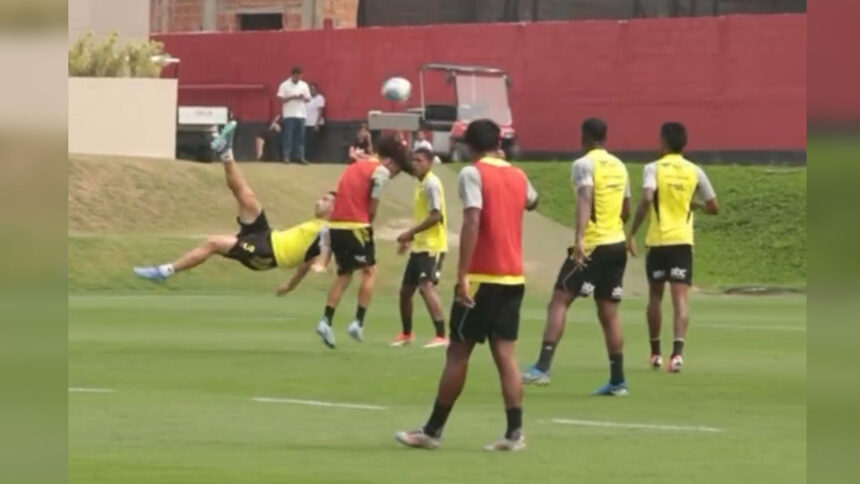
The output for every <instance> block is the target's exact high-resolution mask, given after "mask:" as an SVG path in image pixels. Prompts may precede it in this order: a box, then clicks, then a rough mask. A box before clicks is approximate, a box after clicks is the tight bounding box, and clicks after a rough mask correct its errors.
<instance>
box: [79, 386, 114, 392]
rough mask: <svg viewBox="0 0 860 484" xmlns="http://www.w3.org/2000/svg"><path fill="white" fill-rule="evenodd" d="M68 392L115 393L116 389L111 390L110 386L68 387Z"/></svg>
mask: <svg viewBox="0 0 860 484" xmlns="http://www.w3.org/2000/svg"><path fill="white" fill-rule="evenodd" d="M69 393H116V390H111V389H110V388H82V387H69Z"/></svg>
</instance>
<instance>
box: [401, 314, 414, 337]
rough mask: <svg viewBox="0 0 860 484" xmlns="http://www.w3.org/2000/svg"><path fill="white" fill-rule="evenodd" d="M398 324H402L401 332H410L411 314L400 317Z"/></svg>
mask: <svg viewBox="0 0 860 484" xmlns="http://www.w3.org/2000/svg"><path fill="white" fill-rule="evenodd" d="M400 324H402V325H403V334H406V335H409V334H412V316H409V317H408V318H403V317H401V318H400Z"/></svg>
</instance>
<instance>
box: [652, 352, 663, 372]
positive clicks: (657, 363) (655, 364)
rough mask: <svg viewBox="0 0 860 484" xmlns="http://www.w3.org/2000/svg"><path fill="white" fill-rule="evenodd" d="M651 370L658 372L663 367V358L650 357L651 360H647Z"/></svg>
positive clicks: (658, 356) (657, 356)
mask: <svg viewBox="0 0 860 484" xmlns="http://www.w3.org/2000/svg"><path fill="white" fill-rule="evenodd" d="M649 362H650V365H651V368H653V369H655V370H659V369H660V367H661V366H663V357H662V356H660V355H651V359H650V360H649Z"/></svg>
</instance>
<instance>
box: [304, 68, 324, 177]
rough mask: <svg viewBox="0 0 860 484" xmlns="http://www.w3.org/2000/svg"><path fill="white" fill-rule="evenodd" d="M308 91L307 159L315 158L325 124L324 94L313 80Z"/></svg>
mask: <svg viewBox="0 0 860 484" xmlns="http://www.w3.org/2000/svg"><path fill="white" fill-rule="evenodd" d="M310 92H311V98H310V100H309V101H308V104H307V106H306V107H307V111H308V117H307V123H306V125H305V156H306V158H307V159H309V160H315V159H316V154H317V150H318V149H319V145H320V140H321V138H322V131H323V125H324V124H325V117H324V116H325V96H323V95H322V93H321V92H320V90H319V86H318V85H317V84H316V83H315V82H312V83H311V85H310Z"/></svg>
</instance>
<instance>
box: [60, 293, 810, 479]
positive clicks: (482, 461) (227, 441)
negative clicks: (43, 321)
mask: <svg viewBox="0 0 860 484" xmlns="http://www.w3.org/2000/svg"><path fill="white" fill-rule="evenodd" d="M543 296H544V295H542V294H533V295H531V297H529V298H528V300H527V303H526V305H525V308H524V312H523V313H524V321H523V331H522V333H523V337H522V340H521V346H520V361H521V363H523V364H525V363H526V362H527V361H529V360H531V359H532V358H533V357H534V356H535V353H536V351H537V347H538V343H539V341H538V338H539V335H540V331H541V327H542V325H543V305H544V297H543ZM321 297H322V295H321V294H320V293H319V292H318V291H316V290H314V289H311V288H306V289H305V290H300V292H298V293H296V294H294V295H293V297H291V298H290V299H289V300H279V299H275V298H273V297H267V296H266V295H260V296H253V295H243V296H235V295H210V296H206V295H170V294H167V295H165V294H160V295H158V294H138V295H105V294H82V295H78V296H72V297H70V299H69V386H70V387H75V388H97V389H110V390H114V391H115V393H77V392H73V393H70V395H69V446H70V447H69V448H70V454H69V459H70V464H69V465H70V471H69V472H70V474H69V475H70V479H69V480H70V482H75V483H117V482H122V483H126V484H131V483H153V482H170V483H211V482H249V483H251V482H253V483H266V482H272V483H275V482H277V483H282V482H301V483H401V482H410V483H413V484H422V483H438V482H450V483H473V482H495V483H508V482H510V483H523V482H540V483H547V484H549V483H569V482H610V483H637V484H638V483H665V482H672V481H674V482H687V481H692V482H697V483H721V484H722V483H727V482H731V483H757V484H760V483H771V482H772V483H790V482H805V475H806V464H805V462H806V459H805V452H806V444H805V437H806V383H805V382H806V356H805V354H806V332H805V300H804V299H802V298H800V297H769V298H740V297H731V296H700V297H697V298H695V299H694V301H693V309H692V311H693V326H692V330H691V333H690V340H689V344H688V351H687V355H688V359H687V363H688V365H687V369H686V371H685V373H683V374H681V375H669V374H666V373H663V372H659V373H655V372H652V371H651V370H649V369H647V368H646V364H645V363H646V361H645V360H646V357H647V338H646V335H645V331H644V324H643V323H642V317H641V316H642V310H643V307H642V302H641V301H640V300H631V301H628V302H625V304H624V316H625V318H626V323H627V324H626V332H627V334H626V338H627V345H628V350H627V368H628V370H627V373H628V375H627V376H628V380H629V383H630V385H631V392H632V393H631V395H630V396H629V397H627V398H618V399H607V398H600V397H591V396H589V395H588V393H589V392H590V391H591V390H592V389H593V388H594V387H596V386H597V385H598V384H599V383H602V382H603V381H604V379H605V378H606V377H607V374H606V363H605V357H604V355H603V349H602V343H601V341H602V340H601V336H600V331H599V329H598V327H597V325H596V324H594V323H593V316H592V315H593V311H592V307H591V305H590V304H588V303H581V304H578V305H577V306H575V307H574V309H573V311H572V312H571V318H570V323H569V324H570V325H571V326H569V328H568V333H567V335H566V340H565V341H564V342H563V344H562V346H561V347H560V350H559V354H558V356H557V358H556V364H555V368H554V381H553V383H552V385H551V386H550V387H548V388H544V389H538V388H528V389H527V393H526V398H525V411H526V418H525V425H526V433H527V436H528V443H529V448H528V449H527V451H526V452H524V453H522V454H518V455H487V454H485V453H483V452H482V451H481V450H480V448H481V446H482V445H483V444H485V443H487V442H489V441H490V440H492V439H494V438H497V437H498V436H499V434H500V432H502V431H503V430H504V428H503V426H504V414H503V412H502V410H501V406H500V405H501V404H500V397H499V391H498V383H497V379H496V377H495V375H494V370H493V368H492V363H491V359H490V357H489V355H488V353H487V350H486V348H479V349H478V350H477V351H476V353H475V355H474V356H473V364H472V365H471V367H470V379H469V382H468V384H467V388H466V391H465V393H464V395H463V397H462V398H461V400H460V402H459V403H458V405H457V406H456V407H455V409H454V412H453V414H452V417H451V420H450V422H449V425H448V428H447V432H446V434H445V443H444V447H443V448H442V449H440V450H439V451H437V452H432V453H430V452H426V451H410V450H408V449H402V448H400V447H398V446H397V444H396V443H395V442H394V440H393V439H392V434H393V432H394V431H395V430H398V429H409V428H412V427H415V426H416V425H418V424H421V423H423V421H424V419H425V418H426V415H427V412H428V411H429V408H430V405H431V403H432V398H433V392H434V388H435V384H436V381H437V378H438V375H439V371H440V369H441V365H442V358H443V356H442V352H441V351H439V350H422V349H420V348H419V347H413V348H403V349H392V348H389V347H388V346H387V345H386V341H387V339H388V338H390V337H391V336H393V334H394V332H395V331H396V326H397V322H396V312H395V311H396V310H395V304H394V300H393V299H392V298H390V297H386V296H383V297H380V298H378V300H377V301H376V303H375V304H374V306H373V308H372V309H371V318H370V320H369V323H368V341H367V342H365V343H364V344H361V345H359V344H358V343H354V342H352V341H351V340H347V338H346V335H345V334H344V328H345V324H346V321H347V319H348V318H349V316H350V315H351V309H352V304H344V306H343V307H344V309H343V310H342V311H341V313H340V314H339V317H338V318H337V321H336V326H337V328H338V338H339V340H338V343H339V349H337V350H336V351H331V350H328V349H325V348H324V347H323V346H322V345H321V344H320V343H319V342H318V341H317V338H316V337H315V335H314V334H313V326H314V322H315V321H316V319H317V317H318V312H319V301H320V299H321ZM418 314H419V315H420V316H421V317H419V318H418V319H417V321H416V325H417V330H418V331H419V332H420V333H419V335H420V336H421V337H424V336H429V334H430V328H429V327H430V324H429V321H426V320H425V319H426V318H425V317H424V315H423V314H421V313H418ZM253 397H273V398H288V399H303V400H316V401H324V402H340V403H344V402H346V403H358V404H368V405H375V406H380V407H385V410H362V409H347V408H330V407H317V406H306V405H299V404H287V403H262V402H256V401H253V400H252V398H253ZM554 419H575V420H584V421H587V422H611V423H616V424H621V425H624V424H650V425H667V426H691V427H699V426H704V427H710V428H715V429H720V431H719V432H708V431H701V430H696V429H693V430H677V429H675V430H673V429H658V428H639V429H637V428H626V427H618V428H612V427H590V426H577V425H566V424H560V423H555V422H554Z"/></svg>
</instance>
